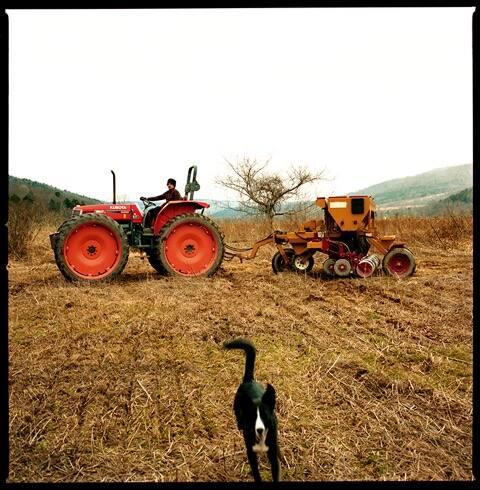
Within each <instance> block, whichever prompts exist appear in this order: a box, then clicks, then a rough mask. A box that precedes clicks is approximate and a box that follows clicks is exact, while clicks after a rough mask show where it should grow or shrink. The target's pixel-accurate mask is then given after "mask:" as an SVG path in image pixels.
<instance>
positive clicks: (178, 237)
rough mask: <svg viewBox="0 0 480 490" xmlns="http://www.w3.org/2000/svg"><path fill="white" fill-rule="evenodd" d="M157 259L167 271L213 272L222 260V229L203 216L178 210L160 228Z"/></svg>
mask: <svg viewBox="0 0 480 490" xmlns="http://www.w3.org/2000/svg"><path fill="white" fill-rule="evenodd" d="M159 248H160V253H159V258H160V262H161V264H162V266H163V268H164V269H165V272H166V273H167V274H172V275H179V276H185V277H192V276H212V275H213V274H215V272H216V271H217V269H218V268H219V267H220V264H221V263H222V260H223V254H224V251H225V249H224V243H223V233H222V232H221V231H220V230H219V228H218V227H217V225H216V224H215V223H214V222H213V221H212V220H211V219H209V218H207V217H206V216H203V215H201V214H196V213H190V214H181V215H180V216H176V217H175V218H172V219H171V220H170V221H168V222H167V223H166V224H165V226H164V227H163V228H162V229H161V230H160V245H159Z"/></svg>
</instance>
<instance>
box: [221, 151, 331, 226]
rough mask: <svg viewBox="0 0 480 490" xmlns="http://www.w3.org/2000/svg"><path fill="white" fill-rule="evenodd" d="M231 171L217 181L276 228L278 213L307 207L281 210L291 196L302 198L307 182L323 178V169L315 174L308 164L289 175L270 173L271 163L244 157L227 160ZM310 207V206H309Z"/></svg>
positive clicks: (242, 205) (241, 207) (244, 209)
mask: <svg viewBox="0 0 480 490" xmlns="http://www.w3.org/2000/svg"><path fill="white" fill-rule="evenodd" d="M227 163H228V165H229V167H230V170H231V173H230V175H227V176H226V177H223V178H217V184H220V185H222V186H223V187H226V188H227V189H231V190H233V191H235V192H236V193H237V194H238V195H239V198H240V205H239V206H238V207H237V208H235V210H236V211H241V212H244V213H246V214H249V215H263V216H265V218H266V219H267V221H268V224H269V226H270V228H271V229H272V228H273V219H274V217H275V216H279V215H284V214H289V213H290V212H298V211H299V210H302V211H303V210H304V209H305V206H303V207H302V208H299V207H298V205H297V206H296V207H295V209H294V208H293V207H292V210H291V211H284V212H280V210H281V206H282V204H284V203H285V202H286V201H287V200H288V199H292V198H294V199H297V200H299V199H300V197H302V194H301V191H302V188H303V187H304V186H305V185H306V184H311V183H312V182H315V181H317V180H320V179H321V178H322V172H318V173H312V172H311V171H310V170H308V169H307V168H305V167H291V168H290V170H289V171H288V172H287V174H286V175H285V176H282V175H280V174H279V173H270V172H267V171H266V170H265V169H266V167H267V165H268V163H269V160H267V161H266V162H264V163H259V162H257V161H256V160H255V159H253V160H251V159H249V158H244V159H243V160H239V161H237V162H236V163H231V162H229V161H228V160H227ZM307 206H308V205H307Z"/></svg>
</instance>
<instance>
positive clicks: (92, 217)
mask: <svg viewBox="0 0 480 490" xmlns="http://www.w3.org/2000/svg"><path fill="white" fill-rule="evenodd" d="M128 252H129V247H128V242H127V238H126V236H125V233H124V232H123V230H122V228H121V227H120V225H118V223H116V222H115V221H114V220H112V219H111V218H109V217H108V216H104V215H102V214H93V213H91V214H84V215H81V216H78V217H75V218H72V219H70V220H68V221H65V222H64V223H63V224H62V225H61V226H60V228H59V229H58V232H57V237H56V240H55V247H54V253H55V261H56V262H57V266H58V268H59V269H60V272H61V273H62V274H63V275H64V276H65V277H66V278H67V279H68V280H69V281H92V280H93V281H98V280H111V279H114V278H115V277H117V276H118V275H119V274H121V272H122V271H123V269H124V268H125V265H126V264H127V260H128Z"/></svg>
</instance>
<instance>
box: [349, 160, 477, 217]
mask: <svg viewBox="0 0 480 490" xmlns="http://www.w3.org/2000/svg"><path fill="white" fill-rule="evenodd" d="M472 185H473V166H472V164H466V165H455V166H452V167H445V168H439V169H434V170H430V171H428V172H424V173H421V174H418V175H413V176H409V177H404V178H401V179H393V180H388V181H385V182H381V183H379V184H375V185H372V186H370V187H366V188H364V189H360V190H357V191H355V192H351V193H350V194H368V195H371V196H373V197H374V198H375V202H376V203H377V205H378V208H379V210H380V211H381V212H382V213H384V214H391V213H405V212H407V211H408V213H409V214H436V213H437V212H442V211H444V210H445V209H446V207H448V205H453V204H454V203H456V207H457V208H459V207H461V208H462V209H463V210H471V208H472ZM469 189H470V192H469ZM454 196H456V197H454Z"/></svg>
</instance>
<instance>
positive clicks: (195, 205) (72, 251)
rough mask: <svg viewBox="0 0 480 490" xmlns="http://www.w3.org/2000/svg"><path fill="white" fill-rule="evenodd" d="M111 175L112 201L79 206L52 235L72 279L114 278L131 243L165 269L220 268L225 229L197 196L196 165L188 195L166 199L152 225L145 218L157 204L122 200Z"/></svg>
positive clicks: (191, 272) (193, 272) (203, 272)
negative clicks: (141, 204)
mask: <svg viewBox="0 0 480 490" xmlns="http://www.w3.org/2000/svg"><path fill="white" fill-rule="evenodd" d="M112 174H113V203H112V204H94V205H89V206H75V207H74V208H73V210H72V217H71V218H70V219H69V220H67V221H65V222H64V223H62V224H61V225H60V227H59V228H58V230H57V232H56V233H52V234H51V235H50V243H51V245H52V249H53V251H54V254H55V261H56V263H57V265H58V268H59V269H60V271H61V272H62V274H63V275H64V276H65V277H66V278H67V279H68V280H71V281H97V280H111V279H114V278H115V277H117V276H118V275H119V274H121V272H122V271H123V269H124V268H125V265H126V264H127V260H128V254H129V250H130V247H132V248H136V249H139V250H141V251H142V252H144V253H145V254H146V257H147V258H148V261H149V262H150V264H151V265H152V267H153V268H154V269H155V270H156V271H157V272H159V273H162V274H177V275H180V276H186V277H190V276H211V275H212V274H214V273H215V272H216V270H217V269H218V268H219V266H220V264H221V263H222V260H223V255H224V243H223V234H222V233H221V231H220V230H219V229H218V227H217V225H216V224H215V223H214V222H213V221H212V220H210V219H209V218H207V217H206V216H204V215H203V212H204V210H205V208H208V207H210V205H209V204H208V203H206V202H201V201H194V200H193V194H194V192H195V191H197V190H199V189H200V185H199V184H198V182H197V180H196V174H197V167H196V166H192V167H190V168H189V170H188V176H187V185H186V186H185V195H186V197H185V200H181V201H170V202H167V203H164V204H163V205H162V206H161V209H160V212H159V213H158V214H157V216H156V218H155V221H154V222H153V223H152V224H151V226H146V225H145V218H146V215H147V211H148V210H149V209H151V207H152V206H156V204H155V203H153V202H150V201H147V200H143V203H144V206H145V207H144V210H143V212H142V210H141V209H140V208H139V207H138V205H137V204H124V203H121V204H117V203H116V199H115V173H114V172H113V171H112ZM187 196H188V197H187ZM198 211H200V212H198Z"/></svg>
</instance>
